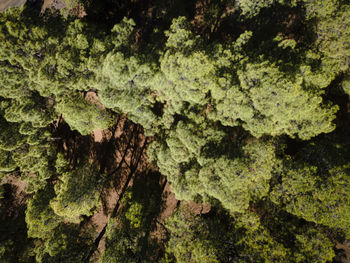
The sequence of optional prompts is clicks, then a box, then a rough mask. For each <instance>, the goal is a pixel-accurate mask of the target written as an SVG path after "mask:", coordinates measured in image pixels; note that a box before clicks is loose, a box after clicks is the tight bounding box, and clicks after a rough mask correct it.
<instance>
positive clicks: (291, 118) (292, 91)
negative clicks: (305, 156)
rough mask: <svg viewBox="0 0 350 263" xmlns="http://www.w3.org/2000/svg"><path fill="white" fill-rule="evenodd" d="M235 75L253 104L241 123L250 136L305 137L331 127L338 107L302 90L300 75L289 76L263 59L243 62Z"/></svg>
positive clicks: (330, 129) (312, 135) (326, 130)
mask: <svg viewBox="0 0 350 263" xmlns="http://www.w3.org/2000/svg"><path fill="white" fill-rule="evenodd" d="M238 77H239V80H240V84H241V87H242V88H243V89H244V90H248V92H249V96H250V99H251V102H252V103H253V105H254V109H255V112H254V116H251V118H249V119H247V120H244V121H245V122H246V123H245V124H244V125H243V126H244V127H245V128H246V129H247V130H249V131H250V132H251V133H252V134H253V135H254V136H257V137H260V136H261V135H263V134H270V135H273V136H276V135H280V134H288V135H289V136H291V137H293V136H295V135H298V137H299V138H301V139H304V140H307V139H310V138H311V137H314V136H316V135H318V134H320V133H328V132H331V131H332V130H334V128H335V126H334V124H332V120H333V119H334V118H335V112H336V111H337V109H338V107H337V106H334V107H331V105H329V104H328V105H327V104H326V105H325V104H323V103H322V98H321V97H320V96H317V95H314V94H312V93H311V94H310V92H307V91H305V87H303V80H302V79H301V78H300V79H298V78H297V79H296V80H292V79H289V77H288V76H287V75H285V74H283V73H282V72H281V71H279V70H278V68H277V67H275V66H274V65H271V64H269V63H267V62H263V63H262V64H247V65H246V67H245V70H244V71H240V72H238ZM290 77H291V76H290Z"/></svg>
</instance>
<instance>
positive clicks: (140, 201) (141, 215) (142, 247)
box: [101, 182, 158, 263]
mask: <svg viewBox="0 0 350 263" xmlns="http://www.w3.org/2000/svg"><path fill="white" fill-rule="evenodd" d="M144 186H145V185H142V183H141V184H140V182H135V184H134V185H133V187H132V188H130V189H128V190H127V192H126V193H125V194H124V196H123V199H122V201H121V206H122V209H121V211H119V212H118V216H117V217H116V218H111V219H110V220H109V222H108V225H107V231H106V234H107V237H106V250H105V251H104V253H103V255H102V260H101V262H102V263H117V262H140V261H142V262H155V259H156V257H157V251H156V247H155V244H156V243H155V240H153V239H152V237H151V236H150V232H151V229H152V227H154V225H153V224H154V223H155V222H153V219H154V218H153V217H154V216H155V215H156V212H157V198H158V191H157V190H156V189H152V188H148V189H147V188H146V189H145V188H144Z"/></svg>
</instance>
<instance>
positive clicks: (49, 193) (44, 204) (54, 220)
mask: <svg viewBox="0 0 350 263" xmlns="http://www.w3.org/2000/svg"><path fill="white" fill-rule="evenodd" d="M53 197H54V191H53V189H50V187H49V186H47V187H46V188H45V189H43V190H39V191H37V192H36V193H35V194H34V196H33V198H31V199H30V200H29V201H28V205H27V210H26V223H27V227H28V236H29V237H32V238H41V239H45V238H47V236H48V235H49V234H51V232H52V231H53V230H54V229H55V228H56V227H57V226H58V225H59V224H60V223H61V221H62V219H61V218H60V217H59V216H57V215H56V214H55V213H54V211H53V210H52V208H51V207H50V200H51V199H52V198H53Z"/></svg>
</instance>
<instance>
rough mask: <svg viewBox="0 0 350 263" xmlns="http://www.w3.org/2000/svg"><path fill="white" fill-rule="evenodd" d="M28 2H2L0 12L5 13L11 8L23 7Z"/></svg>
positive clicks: (8, 0) (6, 0) (3, 0)
mask: <svg viewBox="0 0 350 263" xmlns="http://www.w3.org/2000/svg"><path fill="white" fill-rule="evenodd" d="M25 2H26V0H0V12H3V11H4V10H6V9H7V8H9V7H13V6H22V5H24V4H25Z"/></svg>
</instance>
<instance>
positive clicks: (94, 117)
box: [56, 95, 113, 135]
mask: <svg viewBox="0 0 350 263" xmlns="http://www.w3.org/2000/svg"><path fill="white" fill-rule="evenodd" d="M56 110H57V111H58V112H59V113H61V114H62V116H63V118H64V119H65V121H66V122H67V123H68V124H69V126H70V127H71V128H72V129H73V130H77V131H78V132H79V133H81V134H82V135H87V134H90V133H91V132H93V131H94V130H96V129H106V128H108V127H110V126H111V125H112V124H113V118H112V116H111V115H110V114H109V112H107V111H106V110H103V109H100V108H98V106H97V105H95V104H92V103H90V102H88V101H86V100H85V99H84V98H83V97H82V96H80V95H73V96H71V95H70V96H67V95H66V96H64V97H62V98H61V99H60V100H59V101H58V103H57V104H56Z"/></svg>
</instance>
